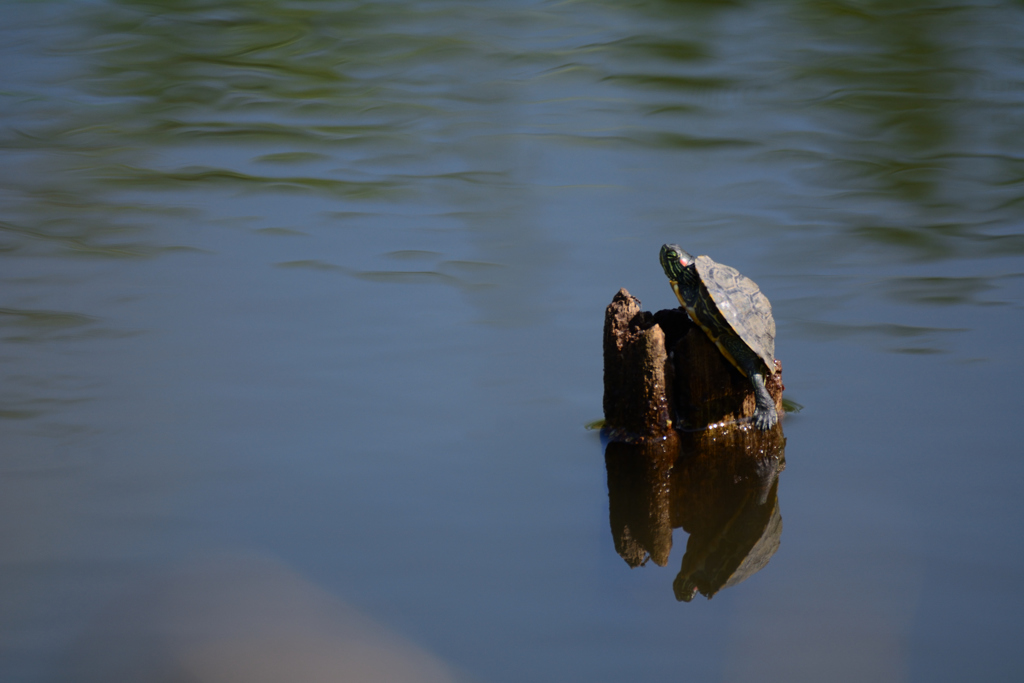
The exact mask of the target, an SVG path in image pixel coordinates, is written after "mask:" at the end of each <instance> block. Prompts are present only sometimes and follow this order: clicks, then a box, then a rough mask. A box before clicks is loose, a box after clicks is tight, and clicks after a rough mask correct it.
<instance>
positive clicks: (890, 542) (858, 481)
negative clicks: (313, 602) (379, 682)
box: [0, 0, 1024, 682]
mask: <svg viewBox="0 0 1024 683" xmlns="http://www.w3.org/2000/svg"><path fill="white" fill-rule="evenodd" d="M4 12H5V15H6V17H5V20H4V22H3V25H2V26H0V46H2V47H0V55H2V61H3V63H4V64H5V67H6V68H5V69H4V70H3V73H2V74H0V112H2V118H0V148H2V149H3V153H4V157H5V159H6V163H5V164H3V167H2V169H0V509H2V513H0V578H2V580H0V679H3V680H4V681H33V682H34V681H57V680H61V681H63V680H115V679H116V676H114V675H112V674H110V673H109V671H112V670H114V669H116V667H117V665H118V664H119V662H121V661H122V660H123V659H124V658H125V657H127V656H128V655H126V650H127V649H130V648H128V647H127V646H124V645H123V643H124V642H125V641H124V640H123V638H124V634H125V633H126V632H133V631H134V630H136V629H138V628H143V627H139V626H138V623H139V622H140V621H141V622H144V623H146V624H148V626H145V628H148V629H151V630H152V631H153V632H154V633H158V634H159V633H162V632H163V631H161V629H164V628H169V627H167V626H166V623H165V622H162V621H161V617H160V616H159V615H156V616H154V614H155V613H150V612H149V611H148V610H146V609H142V608H139V609H138V610H137V611H133V609H132V607H131V605H132V604H134V603H132V598H131V597H130V596H132V595H135V594H136V593H134V592H133V591H136V590H137V589H138V586H150V587H152V586H156V587H157V588H150V589H148V590H153V591H157V592H158V593H159V591H160V590H161V589H160V588H159V587H160V586H164V585H165V584H164V583H162V581H163V579H162V578H161V577H163V576H166V575H167V574H168V573H171V574H173V573H174V572H176V571H179V568H180V567H183V566H191V565H190V563H192V562H194V561H197V560H196V558H200V559H199V560H198V561H200V562H201V561H202V559H201V558H205V557H210V556H219V555H218V554H220V553H230V554H232V555H240V556H242V557H248V558H252V557H255V558H260V559H259V560H258V561H256V560H254V562H256V564H257V565H258V566H262V565H260V564H259V563H260V562H263V561H267V562H273V563H277V564H276V565H275V566H281V567H285V568H286V569H284V570H282V571H286V572H287V573H288V575H289V576H293V577H297V578H295V581H301V582H302V585H305V586H311V587H313V589H315V591H317V593H316V595H320V596H330V597H331V599H337V600H339V601H343V602H344V603H346V604H348V605H351V606H354V607H355V608H356V609H358V610H360V612H361V613H363V614H365V615H367V618H369V619H372V620H373V621H375V622H376V623H378V624H381V625H383V626H382V627H381V628H384V629H387V631H388V632H390V633H394V634H399V636H400V637H402V638H404V639H405V641H406V642H408V643H412V644H414V646H415V647H417V648H421V649H422V650H424V651H426V652H427V653H429V656H430V657H432V658H434V659H435V660H437V661H440V662H443V663H444V664H445V665H446V666H449V667H451V668H452V669H453V670H455V671H456V672H457V673H456V674H453V675H455V676H462V677H464V678H465V679H468V680H480V681H495V682H499V681H509V682H511V681H525V680H530V681H560V682H561V681H575V680H580V681H582V680H588V681H593V680H598V681H601V680H623V679H626V678H655V677H661V678H664V677H671V678H676V679H678V678H683V679H685V680H691V681H744V680H758V681H804V680H806V681H821V680H830V681H844V680H849V681H863V680H875V681H960V680H967V679H971V680H990V681H998V680H1019V678H1020V676H1021V673H1022V671H1024V655H1022V654H1021V653H1020V650H1019V647H1017V643H1018V641H1019V640H1020V638H1021V635H1022V629H1021V627H1020V625H1019V622H1020V619H1019V615H1020V614H1021V613H1022V612H1024V590H1022V589H1021V587H1020V581H1019V578H1020V576H1022V571H1024V542H1022V540H1021V539H1020V534H1019V533H1018V529H1019V528H1020V527H1021V523H1022V522H1024V504H1022V502H1021V499H1020V496H1019V491H1020V489H1021V485H1022V484H1024V464H1022V461H1021V458H1020V455H1021V452H1022V449H1021V448H1020V445H1019V437H1018V429H1017V412H1018V410H1017V405H1018V403H1019V391H1020V387H1021V386H1024V363H1022V361H1021V355H1020V349H1021V346H1022V342H1024V315H1022V312H1024V231H1022V229H1021V225H1022V224H1024V204H1022V203H1021V201H1020V197H1021V192H1022V188H1024V173H1022V171H1024V144H1022V142H1021V139H1020V136H1019V128H1020V125H1019V124H1020V121H1021V105H1022V103H1024V101H1022V99H1021V96H1020V93H1021V92H1024V89H1022V85H1024V63H1022V55H1021V53H1020V50H1019V48H1018V46H1019V45H1020V44H1022V43H1024V36H1022V35H1021V33H1022V31H1024V15H1022V14H1021V9H1020V8H1019V7H1018V6H1017V5H1015V4H1011V3H1004V4H996V5H983V4H981V3H966V4H961V5H941V6H938V5H933V4H930V3H924V2H914V3H909V4H906V5H901V7H900V8H895V9H891V8H888V7H885V6H881V5H877V4H873V3H852V4H841V3H810V2H796V3H787V4H783V5H774V6H771V7H768V6H764V5H761V4H755V3H744V2H737V3H669V2H638V3H602V2H579V3H546V2H536V3H527V2H523V3H497V2H473V3H466V2H457V1H453V2H436V3H435V2H428V3H404V2H390V3H366V4H359V3H317V2H308V3H303V2H269V3H259V4H255V5H253V4H251V3H242V2H233V1H231V0H220V1H219V2H213V1H209V2H202V1H198V0H197V1H196V2H192V3H185V4H180V3H160V2H133V1H127V0H125V1H122V2H113V1H110V2H92V3H84V2H83V3H74V2H47V3H17V2H12V3H8V4H7V5H6V6H5V10H4ZM668 241H671V242H678V243H680V244H682V245H683V246H684V248H686V249H688V250H689V251H691V252H692V253H694V254H703V253H706V254H708V255H710V256H712V257H713V258H715V259H716V260H718V261H721V262H724V263H728V264H729V265H732V266H734V267H736V268H738V269H739V270H740V271H741V272H743V273H744V274H745V275H747V276H749V277H751V278H752V279H754V280H755V281H756V282H757V283H758V284H759V285H760V286H761V289H762V290H763V291H764V292H765V293H766V294H767V296H768V297H769V298H770V299H771V301H772V304H773V307H774V311H775V317H776V321H777V324H778V338H777V344H776V355H777V356H778V358H780V359H781V360H782V362H783V365H784V380H785V384H786V387H787V393H786V396H787V398H788V399H790V400H792V401H795V402H797V403H799V404H800V405H802V406H803V410H802V411H801V412H799V413H795V414H790V415H789V416H787V417H786V418H785V420H784V422H783V428H784V430H785V435H786V438H787V445H786V452H785V458H786V469H785V471H784V472H783V473H782V474H781V476H780V480H779V488H778V503H779V508H780V511H781V515H782V519H783V527H784V528H783V532H782V536H781V545H780V547H779V549H778V551H777V552H776V553H775V555H774V556H772V558H771V561H770V563H769V564H768V565H767V566H766V567H765V568H764V569H762V570H761V571H760V572H758V573H756V574H755V575H753V576H751V577H750V578H748V579H747V580H746V581H744V582H742V583H741V584H739V585H737V586H733V587H730V588H727V589H725V590H723V591H721V592H720V593H718V594H717V595H715V596H714V599H713V600H710V601H709V600H705V599H704V598H703V597H700V596H698V597H697V598H696V599H695V600H694V601H693V602H691V603H688V604H683V603H679V602H677V601H676V600H675V598H674V596H673V592H672V581H673V579H674V577H675V575H676V573H677V571H678V567H679V566H680V565H679V563H680V562H681V559H682V555H683V551H684V549H685V546H686V534H685V532H684V530H682V529H676V530H675V537H674V548H673V551H672V554H671V556H670V559H669V562H668V566H667V567H664V568H661V567H657V566H653V564H650V563H649V564H648V565H646V566H644V567H642V568H636V569H630V568H629V566H628V565H627V564H626V563H625V562H624V561H623V560H622V559H621V558H620V557H619V556H618V555H617V554H616V552H615V548H614V545H613V539H612V535H611V531H610V527H609V499H608V488H607V473H606V471H605V463H604V457H603V446H602V443H601V440H600V437H599V434H598V433H597V432H595V431H592V430H588V429H586V428H585V425H587V424H588V423H591V422H592V421H595V420H598V419H600V418H601V416H602V415H601V397H602V356H601V326H602V323H603V315H604V307H605V306H606V305H607V304H608V302H609V301H610V300H611V297H612V296H613V295H614V294H615V292H616V291H618V289H619V288H620V287H626V288H627V289H629V291H630V292H631V293H633V294H634V295H636V296H638V297H639V298H640V299H641V300H642V301H643V303H644V306H645V308H647V309H648V310H658V309H660V308H667V307H672V306H674V305H675V304H674V296H673V294H672V292H671V290H670V289H669V287H668V286H667V283H666V282H665V278H664V275H663V274H662V272H661V270H660V268H659V266H658V262H657V252H658V248H659V247H660V245H661V244H662V243H664V242H668ZM229 566H232V567H233V566H235V565H229ZM274 576H276V574H275V575H274ZM283 584H287V585H291V584H288V583H287V581H285V582H283ZM311 590H312V589H311ZM262 592H264V593H265V592H272V591H262ZM169 594H170V593H169ZM281 595H283V596H284V595H292V593H290V592H288V590H285V589H282V592H281ZM282 599H284V598H282ZM324 599H325V600H326V598H324ZM112 609H113V610H114V611H115V613H117V614H120V615H121V616H119V617H118V618H117V619H113V618H110V617H109V616H107V615H109V614H110V610H112ZM125 612H126V613H127V616H125V614H124V613H125ZM118 619H120V620H123V623H122V622H121V621H118ZM174 623H178V622H174ZM317 623H319V622H317ZM98 625H102V629H109V633H108V634H107V635H102V634H101V635H96V633H97V630H98V628H99V626H98ZM102 629H101V630H102ZM103 633H107V631H103ZM147 633H148V631H147ZM153 637H154V638H156V639H157V640H159V637H158V636H153ZM147 642H149V641H147ZM160 642H161V643H163V641H160ZM176 642H178V641H173V642H172V644H171V645H167V644H166V643H164V644H163V645H161V647H166V648H168V649H169V650H171V651H173V650H174V647H182V648H184V646H183V645H180V643H179V644H178V645H177V646H175V645H174V644H173V643H176ZM211 642H216V641H211ZM166 656H167V657H169V658H171V659H173V658H174V657H175V656H176V655H174V653H173V652H172V653H171V654H169V655H166ZM225 657H227V658H228V659H230V657H228V655H225ZM184 659H187V658H184ZM184 659H182V661H184ZM238 659H239V658H238V657H235V660H236V662H237V660H238ZM154 661H156V663H155V664H152V666H153V667H154V668H155V669H157V670H158V671H160V672H161V673H162V674H163V675H167V676H169V680H180V679H179V678H174V675H178V674H172V668H171V667H170V666H169V665H167V664H166V661H169V660H165V659H159V658H158V659H156V660H154ZM175 661H177V660H175ZM190 661H191V660H190ZM95 671H103V672H106V673H103V674H102V675H101V674H94V673H92V672H95ZM174 671H176V670H174ZM155 675H156V674H153V676H154V677H155ZM90 677H92V678H90ZM336 678H341V679H343V677H341V676H340V675H339V676H336ZM186 679H187V678H186ZM197 679H198V680H235V679H230V678H227V677H222V678H219V679H218V678H216V677H210V678H203V677H202V676H199V675H198V674H196V678H192V679H187V680H197Z"/></svg>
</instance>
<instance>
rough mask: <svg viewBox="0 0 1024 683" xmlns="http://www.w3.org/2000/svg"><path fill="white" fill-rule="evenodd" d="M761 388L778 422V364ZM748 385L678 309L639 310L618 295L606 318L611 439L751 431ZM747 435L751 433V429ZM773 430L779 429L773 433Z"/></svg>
mask: <svg viewBox="0 0 1024 683" xmlns="http://www.w3.org/2000/svg"><path fill="white" fill-rule="evenodd" d="M775 363H776V368H777V372H776V373H775V374H773V375H772V376H771V377H769V378H767V380H766V382H765V385H766V386H767V388H768V392H769V393H770V394H771V396H772V398H773V399H775V409H776V410H777V411H778V413H779V415H780V416H781V415H782V392H783V389H784V388H785V387H784V386H783V384H782V364H781V363H780V362H779V361H778V360H776V361H775ZM755 408H756V399H755V395H754V390H753V387H752V386H751V384H750V380H748V379H747V378H746V377H744V376H743V374H742V373H741V372H740V371H739V370H737V369H736V368H735V367H733V365H732V364H731V363H729V361H727V360H726V359H725V357H723V356H722V354H721V352H720V351H719V350H718V347H716V346H715V345H714V344H713V343H712V342H711V340H710V339H708V337H707V335H706V334H704V331H703V330H701V329H700V328H699V327H697V326H696V325H694V324H693V323H692V322H691V321H690V319H689V317H688V316H687V315H686V312H685V311H684V310H683V309H681V308H676V309H669V310H662V311H658V312H657V313H655V314H653V315H652V314H650V313H647V312H646V311H643V310H642V309H641V305H640V301H639V299H637V298H636V297H634V296H632V295H630V293H629V292H628V291H626V290H625V289H620V290H619V292H618V294H616V295H615V297H614V298H613V299H612V302H611V304H609V305H608V308H607V309H606V311H605V325H604V414H605V424H606V426H607V428H608V429H609V430H610V431H611V432H612V433H613V436H614V437H616V438H620V437H621V438H627V439H628V438H634V439H642V438H645V437H657V436H664V435H665V434H668V433H669V432H671V431H672V429H673V428H674V427H675V428H679V429H684V430H704V429H707V428H709V427H714V426H725V425H730V424H732V425H736V426H738V427H741V428H746V427H750V425H749V418H750V417H751V416H753V414H754V409H755ZM750 428H752V427H750ZM776 428H778V427H776Z"/></svg>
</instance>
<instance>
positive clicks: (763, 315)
mask: <svg viewBox="0 0 1024 683" xmlns="http://www.w3.org/2000/svg"><path fill="white" fill-rule="evenodd" d="M694 264H695V265H696V267H697V274H698V275H700V279H701V282H702V283H703V284H704V287H705V288H706V289H707V290H708V294H710V295H711V300H712V301H714V302H715V306H716V307H717V308H718V312H719V313H720V314H721V316H722V317H723V318H724V319H725V321H726V322H727V323H728V324H729V327H731V328H732V329H733V331H734V332H735V333H736V335H737V336H738V337H739V338H740V339H742V340H743V343H744V344H746V345H747V346H749V347H750V349H751V350H752V351H753V352H754V353H756V354H757V355H758V356H760V358H761V360H763V361H764V364H765V365H766V366H768V372H769V374H771V373H774V372H775V318H774V317H772V305H771V303H769V302H768V297H766V296H765V295H764V294H762V293H761V289H760V288H759V287H758V286H757V285H756V284H755V283H754V281H753V280H751V279H750V278H748V277H744V276H743V275H741V274H740V272H739V271H738V270H736V269H735V268H731V267H730V266H726V265H723V264H721V263H718V262H717V261H713V260H712V259H710V258H708V257H707V256H698V257H697V258H696V259H694Z"/></svg>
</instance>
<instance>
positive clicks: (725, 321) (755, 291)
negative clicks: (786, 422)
mask: <svg viewBox="0 0 1024 683" xmlns="http://www.w3.org/2000/svg"><path fill="white" fill-rule="evenodd" d="M660 259H661V267H662V268H663V269H664V270H665V275H667V276H668V279H669V282H670V283H671V285H672V291H674V292H675V294H676V298H677V299H679V303H680V304H682V305H683V308H685V309H686V313H687V314H688V315H689V316H690V319H691V320H693V322H695V323H696V324H697V325H699V326H700V328H701V329H702V330H704V332H705V333H706V334H707V335H708V338H709V339H710V340H711V341H712V342H714V344H715V346H717V347H718V350H719V351H721V352H722V355H723V356H725V358H726V360H728V361H729V362H730V363H732V364H733V366H735V367H736V369H737V370H739V371H740V372H741V373H742V374H743V376H744V377H747V378H748V379H749V380H750V383H751V384H752V385H753V387H754V396H755V398H756V401H757V404H756V407H755V409H754V416H753V422H754V425H755V426H757V427H758V428H759V429H761V430H768V429H771V428H772V427H774V426H775V424H776V423H777V422H778V420H779V417H778V414H777V413H776V411H775V401H774V400H773V399H772V397H771V395H770V394H769V393H768V390H767V389H766V388H765V386H764V381H765V378H766V377H771V376H772V375H773V374H774V373H775V371H776V368H775V318H773V317H772V305H771V303H770V302H769V301H768V297H766V296H765V295H764V294H762V293H761V289H760V288H759V287H758V286H757V285H756V284H754V281H753V280H751V279H750V278H747V277H744V276H743V275H741V274H740V273H739V271H737V270H736V269H735V268H732V267H730V266H726V265H723V264H721V263H717V262H715V261H713V260H712V259H710V258H709V257H707V256H698V257H696V258H694V257H693V256H690V255H689V254H688V253H686V252H685V251H683V250H682V248H680V247H679V245H678V244H665V245H663V246H662V247H661V254H660Z"/></svg>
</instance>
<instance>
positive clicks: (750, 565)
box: [604, 429, 786, 602]
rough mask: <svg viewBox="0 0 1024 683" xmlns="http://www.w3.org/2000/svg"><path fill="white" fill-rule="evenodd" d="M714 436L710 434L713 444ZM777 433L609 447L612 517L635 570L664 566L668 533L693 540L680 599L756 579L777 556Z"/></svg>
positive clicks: (620, 547) (676, 586) (619, 544)
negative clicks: (678, 532) (677, 531)
mask: <svg viewBox="0 0 1024 683" xmlns="http://www.w3.org/2000/svg"><path fill="white" fill-rule="evenodd" d="M710 435H714V436H713V437H712V436H710ZM785 445H786V442H785V439H784V438H783V436H782V432H781V430H779V429H772V430H769V431H767V432H761V431H759V430H757V429H728V430H722V429H715V430H708V431H706V432H700V433H692V432H690V433H683V434H678V435H672V436H669V437H667V438H665V439H648V440H645V441H642V442H640V443H627V442H623V441H609V442H608V444H607V447H606V449H605V456H604V457H605V464H606V466H607V468H608V517H609V522H610V524H611V531H612V538H613V539H614V541H615V551H616V552H617V553H618V554H619V556H620V557H622V559H624V560H625V561H626V563H627V564H628V565H629V566H630V567H638V566H640V565H643V564H646V562H647V560H648V559H651V560H653V561H654V563H655V564H658V565H660V566H665V564H666V563H667V562H668V559H669V552H670V550H671V549H672V530H673V529H678V528H680V527H681V528H682V529H683V530H685V531H686V532H687V533H688V534H689V539H688V540H687V542H686V552H685V554H684V555H683V558H682V562H681V567H680V569H679V573H678V575H677V576H676V578H675V581H674V582H673V592H674V593H675V595H676V598H677V599H678V600H682V601H685V602H689V601H690V600H692V599H693V598H694V596H695V595H696V594H697V593H698V592H699V593H701V594H702V595H704V596H705V597H708V598H710V597H711V596H713V595H714V594H715V593H717V592H718V591H720V590H722V589H723V588H727V587H729V586H734V585H736V584H738V583H740V582H742V581H743V580H745V579H747V578H748V577H750V576H751V575H753V574H755V573H756V572H758V571H760V570H761V569H762V568H763V567H764V566H765V565H766V564H768V561H769V560H770V559H771V558H772V556H773V555H774V554H775V551H776V550H778V548H779V543H780V537H781V535H782V516H781V513H780V512H779V503H778V477H779V473H780V472H781V471H782V470H783V469H784V468H785V464H786V456H785Z"/></svg>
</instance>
